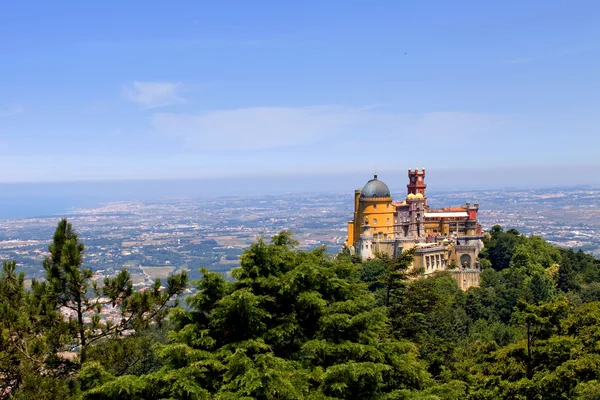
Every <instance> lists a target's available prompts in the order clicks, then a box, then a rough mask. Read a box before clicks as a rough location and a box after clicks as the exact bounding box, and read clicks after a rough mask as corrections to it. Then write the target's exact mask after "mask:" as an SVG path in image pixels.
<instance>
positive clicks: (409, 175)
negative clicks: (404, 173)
mask: <svg viewBox="0 0 600 400" xmlns="http://www.w3.org/2000/svg"><path fill="white" fill-rule="evenodd" d="M411 176H422V177H425V168H422V169H421V171H420V172H419V168H415V170H414V171H413V170H412V169H410V168H409V169H408V177H409V178H410V177H411Z"/></svg>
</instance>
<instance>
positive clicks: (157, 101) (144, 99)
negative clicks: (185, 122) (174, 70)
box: [121, 81, 185, 108]
mask: <svg viewBox="0 0 600 400" xmlns="http://www.w3.org/2000/svg"><path fill="white" fill-rule="evenodd" d="M180 89H181V84H180V83H172V82H139V81H134V82H132V83H131V84H127V85H123V87H122V90H121V94H122V95H123V98H125V99H127V100H130V101H133V102H134V103H138V104H141V105H142V106H144V107H145V108H158V107H164V106H168V105H171V104H177V103H183V102H184V101H185V99H183V98H181V97H180V96H179V95H178V93H177V92H178V91H179V90H180Z"/></svg>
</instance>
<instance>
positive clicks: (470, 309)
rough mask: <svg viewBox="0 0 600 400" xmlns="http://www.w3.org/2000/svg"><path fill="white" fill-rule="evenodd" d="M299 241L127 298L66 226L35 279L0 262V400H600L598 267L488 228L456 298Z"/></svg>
mask: <svg viewBox="0 0 600 400" xmlns="http://www.w3.org/2000/svg"><path fill="white" fill-rule="evenodd" d="M296 244H297V243H296V242H295V241H294V239H293V236H292V234H291V233H290V232H281V233H280V234H278V235H276V236H274V237H273V238H271V239H270V240H265V239H258V240H257V242H256V243H254V244H253V245H251V246H250V248H249V249H248V250H246V251H245V252H244V253H243V255H242V256H241V258H240V266H239V267H238V268H235V269H234V270H232V272H231V276H230V277H224V276H222V275H220V274H218V273H215V272H211V271H208V270H206V269H203V270H201V279H199V280H198V281H196V282H192V283H191V284H188V282H187V276H186V275H185V274H179V275H173V276H171V277H169V279H168V281H167V282H165V283H161V282H159V281H157V282H156V284H155V285H154V286H153V287H152V288H149V289H147V290H145V291H135V290H133V287H132V283H131V279H130V277H129V275H128V273H127V271H122V272H121V273H119V274H118V275H116V276H115V277H112V278H107V279H105V280H104V281H103V282H96V281H95V280H94V279H93V274H92V271H90V270H89V269H86V268H85V267H84V262H83V261H84V258H83V255H84V245H83V244H82V243H81V242H80V240H79V239H78V237H77V234H76V233H75V231H74V230H73V228H72V227H71V225H70V224H69V223H68V222H67V221H66V220H63V221H61V222H60V223H59V225H58V227H57V230H56V233H55V235H54V238H53V241H52V244H51V245H50V247H49V254H50V255H49V256H48V257H47V258H46V259H45V260H44V262H43V265H44V269H45V271H46V278H45V279H44V280H42V281H34V282H33V283H32V285H31V287H30V288H29V287H28V288H26V287H25V284H24V277H23V275H22V274H19V273H17V272H16V264H15V262H5V263H4V265H3V271H2V273H1V276H0V327H1V329H2V331H1V336H0V398H14V399H87V400H101V399H106V400H109V399H414V400H416V399H423V400H424V399H427V400H434V399H482V400H483V399H600V325H599V323H600V262H599V261H598V260H597V259H595V258H594V257H592V256H590V255H588V254H585V253H583V252H581V251H578V252H574V251H572V250H565V249H560V248H557V247H553V246H552V245H550V244H549V243H547V242H545V241H544V240H543V239H541V238H540V237H537V236H531V237H526V236H524V235H521V234H520V233H519V232H518V231H516V230H514V229H511V230H508V231H503V229H502V228H501V227H498V226H496V227H494V228H493V229H492V230H491V231H490V232H489V235H488V236H487V238H486V239H485V249H484V251H483V252H482V253H481V256H480V260H479V261H480V265H481V266H482V267H483V271H482V276H481V287H478V288H471V289H470V290H469V291H467V292H462V291H461V290H460V289H459V288H458V286H457V284H456V282H455V281H454V280H453V279H452V277H451V276H450V275H449V274H448V273H444V272H442V273H437V274H435V275H433V276H431V277H428V278H421V279H417V277H415V276H413V275H412V274H411V271H410V270H409V269H408V266H409V265H410V260H411V257H412V254H411V253H410V252H407V253H405V254H403V255H402V256H401V257H399V258H397V259H392V258H389V257H386V256H384V255H381V256H378V257H377V258H376V259H374V260H370V261H367V262H364V263H360V262H358V261H357V260H355V259H353V258H352V257H351V256H350V255H349V254H347V253H341V254H339V255H337V256H335V257H333V256H331V255H328V254H326V252H325V249H317V250H313V251H310V252H303V251H297V250H295V246H296ZM188 285H192V286H193V287H195V288H196V289H197V290H196V291H195V292H194V294H192V295H189V296H187V297H186V298H185V301H184V302H182V303H181V304H180V303H179V302H178V299H180V298H181V296H182V295H183V294H184V291H185V290H186V287H188ZM107 305H110V307H113V308H114V309H115V310H118V318H113V319H112V320H109V319H106V318H101V312H102V311H101V310H102V309H103V308H102V307H105V306H107ZM65 310H67V311H69V315H70V316H71V317H69V318H68V319H65V318H64V317H63V314H64V312H65ZM61 312H62V313H61Z"/></svg>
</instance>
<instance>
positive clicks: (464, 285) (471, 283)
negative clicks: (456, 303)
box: [448, 269, 481, 291]
mask: <svg viewBox="0 0 600 400" xmlns="http://www.w3.org/2000/svg"><path fill="white" fill-rule="evenodd" d="M448 272H450V273H451V274H452V277H453V278H454V280H456V283H458V287H460V288H461V289H462V290H463V291H466V290H469V288H471V287H479V277H480V274H481V271H480V270H478V269H453V270H449V271H448Z"/></svg>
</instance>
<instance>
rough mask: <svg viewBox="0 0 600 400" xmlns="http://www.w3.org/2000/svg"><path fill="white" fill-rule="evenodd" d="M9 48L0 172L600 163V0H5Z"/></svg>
mask: <svg viewBox="0 0 600 400" xmlns="http://www.w3.org/2000/svg"><path fill="white" fill-rule="evenodd" d="M0 54H1V55H2V57H1V60H0V61H1V62H0V156H1V157H2V161H3V162H2V163H1V164H0V165H1V166H0V182H25V181H29V182H31V181H55V180H88V179H89V180H98V179H102V180H112V179H136V178H150V179H152V178H156V179H164V178H211V177H220V176H226V177H244V176H248V177H256V176H262V175H286V174H289V175H297V174H320V173H327V174H335V173H341V172H344V173H348V172H349V173H353V172H356V173H357V174H365V173H367V172H368V173H371V172H372V171H374V170H378V171H394V170H398V171H402V174H404V173H405V172H404V171H405V170H406V168H408V167H415V166H426V167H428V169H429V170H430V171H431V170H433V171H435V170H436V169H437V170H443V169H456V168H463V169H464V168H475V169H477V168H482V169H494V168H505V167H507V166H524V167H529V166H531V167H536V168H543V167H546V166H548V167H549V168H550V167H556V166H575V165H598V164H600V162H599V161H598V150H599V149H600V134H599V133H600V129H599V127H600V113H599V112H598V110H600V79H599V78H600V3H598V2H597V1H544V2H542V1H502V2H491V1H489V2H488V1H471V2H468V1H430V2H418V1H413V2H409V1H375V2H365V1H295V2H292V1H259V0H257V1H252V2H249V1H218V2H217V1H210V2H208V1H189V2H188V1H176V2H165V1H127V2H123V1H103V2H79V1H78V2H75V1H60V2H46V1H37V2H31V1H29V2H28V1H19V2H16V1H15V2H3V3H2V5H1V6H0ZM361 176H363V175H361Z"/></svg>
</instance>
